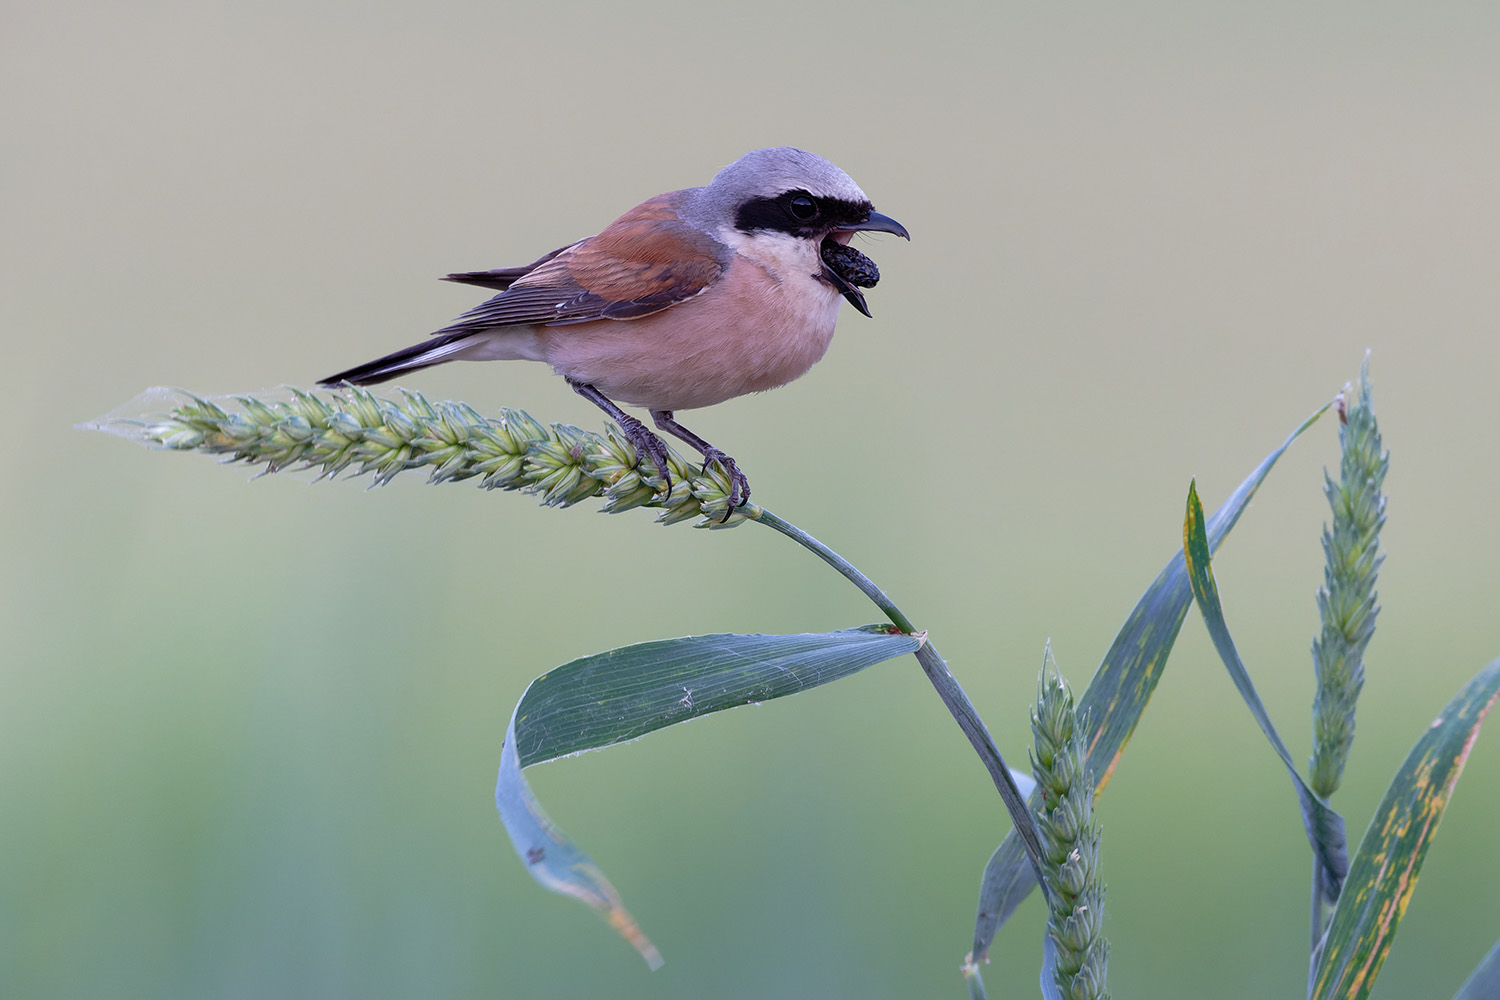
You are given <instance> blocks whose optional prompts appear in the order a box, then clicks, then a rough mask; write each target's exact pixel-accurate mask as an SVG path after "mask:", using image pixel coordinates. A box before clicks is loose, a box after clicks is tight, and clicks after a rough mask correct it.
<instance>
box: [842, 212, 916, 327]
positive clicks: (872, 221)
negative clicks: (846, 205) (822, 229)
mask: <svg viewBox="0 0 1500 1000" xmlns="http://www.w3.org/2000/svg"><path fill="white" fill-rule="evenodd" d="M833 232H835V233H890V234H892V235H893V236H899V237H901V238H902V239H904V240H909V239H911V234H910V233H908V232H907V231H906V227H905V226H903V225H902V224H901V223H899V222H897V221H896V220H895V219H893V218H891V217H890V216H889V215H881V214H880V213H879V212H875V211H871V212H870V214H869V215H867V216H865V218H864V221H862V222H851V223H848V224H847V225H843V226H838V227H836V228H835V229H834V230H833ZM841 242H842V241H835V240H833V239H832V238H831V234H830V238H829V239H826V240H824V241H823V250H822V256H823V280H825V281H827V282H828V283H829V284H830V285H832V286H833V287H834V288H835V289H837V290H838V293H839V294H840V295H842V296H843V297H844V298H845V299H847V300H848V301H849V304H850V305H851V306H853V307H854V308H856V309H858V310H859V311H860V312H861V313H863V314H864V315H866V316H868V315H870V307H869V306H868V305H866V304H865V297H864V294H863V293H861V292H860V290H859V287H856V286H862V287H865V288H874V287H875V283H876V282H877V281H879V280H880V271H879V269H878V268H876V267H875V262H874V261H872V260H871V259H870V258H868V257H866V256H865V255H864V254H862V253H860V252H859V251H858V250H855V249H854V248H853V247H846V246H842V245H840V243H841ZM830 265H836V266H830Z"/></svg>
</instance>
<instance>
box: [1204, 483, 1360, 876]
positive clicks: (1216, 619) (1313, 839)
mask: <svg viewBox="0 0 1500 1000" xmlns="http://www.w3.org/2000/svg"><path fill="white" fill-rule="evenodd" d="M1182 534H1183V551H1184V552H1186V553H1187V568H1188V580H1189V581H1190V582H1191V583H1192V586H1193V597H1194V599H1196V600H1197V602H1198V610H1199V611H1200V612H1201V613H1202V615H1203V623H1204V624H1205V625H1207V626H1208V634H1209V637H1210V638H1212V639H1213V643H1214V649H1215V650H1217V651H1218V653H1219V659H1220V660H1222V661H1224V669H1226V670H1228V671H1229V676H1230V678H1231V679H1232V680H1233V681H1234V686H1235V687H1236V688H1238V689H1239V692H1240V697H1241V698H1243V699H1245V704H1246V705H1247V706H1249V708H1250V714H1251V715H1253V716H1255V721H1256V722H1257V723H1259V724H1260V731H1261V732H1262V733H1264V734H1265V736H1266V739H1267V741H1269V742H1270V744H1271V748H1272V749H1273V750H1275V751H1276V756H1278V757H1280V758H1281V762H1282V763H1283V764H1285V765H1286V770H1287V774H1289V775H1290V776H1291V778H1292V786H1293V788H1294V789H1295V790H1296V792H1297V802H1298V805H1299V806H1300V807H1301V810H1302V826H1303V828H1304V829H1305V830H1306V831H1307V840H1308V843H1309V844H1311V845H1312V849H1313V857H1314V858H1316V859H1317V863H1318V886H1319V888H1320V889H1321V890H1322V892H1323V897H1324V898H1325V899H1327V900H1328V901H1329V902H1330V903H1331V902H1335V901H1336V900H1337V899H1338V898H1339V890H1340V889H1341V888H1342V887H1343V884H1344V876H1345V875H1346V874H1348V872H1349V845H1348V843H1347V841H1346V838H1345V836H1344V817H1342V816H1340V815H1339V814H1338V813H1337V812H1336V811H1334V809H1333V807H1332V806H1330V805H1329V804H1328V803H1327V802H1324V801H1323V800H1322V799H1321V798H1319V797H1318V795H1317V793H1316V792H1314V791H1313V790H1312V788H1310V787H1309V786H1308V784H1307V782H1306V781H1304V780H1303V778H1302V775H1301V774H1299V773H1298V771H1297V765H1296V764H1295V763H1294V762H1293V761H1292V755H1291V754H1290V753H1288V752H1287V749H1286V744H1285V743H1283V742H1281V736H1280V735H1279V734H1278V733H1277V732H1276V727H1275V726H1274V725H1272V724H1271V717H1270V716H1269V715H1267V714H1266V706H1265V705H1263V704H1262V703H1261V700H1260V695H1258V694H1257V693H1256V691H1255V685H1254V684H1252V683H1251V681H1250V673H1249V671H1247V670H1246V669H1245V664H1244V662H1243V661H1242V660H1241V659H1240V654H1239V650H1237V649H1236V648H1235V645H1234V639H1233V637H1231V636H1230V634H1229V625H1228V624H1227V623H1226V622H1225V621H1224V608H1223V606H1222V604H1221V603H1220V601H1219V588H1218V584H1217V583H1215V582H1214V570H1213V564H1212V562H1211V561H1210V558H1209V554H1208V531H1207V529H1206V528H1205V527H1204V525H1203V505H1202V504H1201V503H1199V502H1198V486H1197V484H1196V483H1193V484H1190V485H1189V486H1188V499H1187V517H1186V520H1185V522H1184V524H1183V529H1182Z"/></svg>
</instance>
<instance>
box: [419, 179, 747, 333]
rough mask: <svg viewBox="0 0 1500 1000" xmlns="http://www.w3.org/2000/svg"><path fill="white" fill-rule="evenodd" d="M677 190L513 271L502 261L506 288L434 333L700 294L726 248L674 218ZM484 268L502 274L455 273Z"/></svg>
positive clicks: (639, 307)
mask: <svg viewBox="0 0 1500 1000" xmlns="http://www.w3.org/2000/svg"><path fill="white" fill-rule="evenodd" d="M678 197H679V193H678V192H673V193H672V194H668V195H662V196H660V197H658V198H653V199H652V200H650V201H648V202H645V203H644V204H641V205H638V206H637V207H635V208H633V209H631V210H630V211H629V212H627V213H625V214H624V215H622V216H621V217H620V218H618V219H616V220H615V221H614V222H612V223H610V225H609V226H608V227H607V228H606V229H605V230H604V231H603V232H601V233H600V234H599V235H598V236H592V237H590V238H588V239H586V240H582V241H580V242H578V243H575V244H573V245H572V246H570V247H567V248H565V249H563V250H561V251H559V252H557V253H556V254H555V255H552V256H551V257H550V258H546V257H544V258H542V259H541V260H540V261H538V262H537V263H535V264H533V265H530V266H529V269H528V270H526V271H525V273H523V274H521V275H519V276H517V277H515V278H511V274H513V273H514V272H515V271H517V270H521V269H519V268H516V269H505V271H504V272H503V279H504V280H507V281H508V285H507V287H506V288H505V290H504V291H502V292H501V293H500V294H499V295H496V296H495V297H494V298H492V299H490V300H489V301H487V302H483V303H481V304H480V305H478V306H476V307H475V308H473V309H470V310H469V311H468V312H466V313H464V314H463V315H462V316H460V317H459V318H458V319H457V320H455V321H454V322H453V323H451V324H449V325H448V326H445V327H443V328H442V329H441V330H438V331H437V334H444V335H447V334H453V333H473V332H478V331H480V330H486V329H492V328H494V327H498V326H540V325H546V326H563V325H567V324H570V323H587V322H591V321H593V320H600V319H614V320H627V319H635V318H637V317H640V316H649V315H650V314H651V313H654V312H660V311H661V310H663V309H667V308H669V307H671V306H673V305H676V304H677V303H679V302H683V301H686V300H687V299H690V298H692V297H693V296H695V295H698V294H699V293H700V292H703V291H704V290H705V289H707V288H708V287H709V286H710V285H712V284H713V282H714V281H715V280H716V279H717V278H718V277H719V275H720V274H722V273H723V271H724V268H725V267H727V266H728V263H729V248H728V247H726V246H724V245H723V244H721V243H720V242H719V241H718V240H715V239H714V238H713V237H711V236H709V235H708V234H707V233H704V232H703V231H702V230H699V229H695V228H694V227H692V226H689V225H688V224H686V223H684V222H683V221H682V220H681V219H680V218H678V216H677V213H676V212H675V211H674V210H673V204H674V203H675V201H676V199H677V198H678ZM486 274H494V275H495V276H496V277H497V279H498V278H500V277H501V276H502V272H471V273H469V274H465V275H463V276H462V277H460V276H457V275H455V276H454V278H455V280H463V279H465V278H477V277H480V276H481V275H486ZM469 283H471V284H484V283H485V282H484V281H475V280H471V281H470V282H469ZM491 287H494V286H493V285H492V286H491Z"/></svg>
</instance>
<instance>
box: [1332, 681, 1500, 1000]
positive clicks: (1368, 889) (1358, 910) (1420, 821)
mask: <svg viewBox="0 0 1500 1000" xmlns="http://www.w3.org/2000/svg"><path fill="white" fill-rule="evenodd" d="M1497 695H1500V660H1495V661H1494V662H1493V663H1491V664H1490V665H1489V666H1487V667H1485V668H1484V669H1483V670H1481V671H1479V673H1478V674H1476V675H1475V676H1474V679H1473V680H1471V681H1469V683H1468V684H1466V685H1464V687H1463V690H1461V691H1459V692H1458V694H1456V695H1454V696H1453V700H1452V701H1450V702H1449V703H1448V707H1447V708H1445V709H1443V713H1442V714H1441V715H1439V716H1438V717H1437V719H1436V720H1435V721H1434V722H1433V723H1432V725H1431V726H1430V727H1429V728H1428V729H1427V731H1426V732H1425V733H1423V734H1422V738H1421V739H1419V740H1417V744H1416V746H1414V747H1412V750H1411V753H1409V754H1407V756H1406V761H1405V762H1404V763H1403V764H1402V765H1401V769H1400V770H1398V771H1397V772H1396V776H1395V778H1393V779H1392V780H1391V783H1390V786H1389V787H1388V788H1386V790H1385V797H1384V798H1383V799H1381V801H1380V807H1379V808H1378V809H1376V810H1375V815H1374V816H1373V817H1372V818H1371V819H1370V825H1369V827H1368V828H1367V829H1366V830H1365V836H1364V839H1363V840H1361V841H1360V844H1359V850H1357V851H1356V852H1355V854H1354V861H1353V863H1352V864H1351V865H1350V866H1349V875H1348V878H1347V880H1346V881H1345V883H1344V892H1343V895H1342V896H1341V897H1340V899H1339V903H1338V906H1336V907H1335V908H1334V911H1333V917H1332V919H1331V920H1330V921H1329V922H1328V930H1327V931H1326V932H1325V933H1324V935H1323V941H1322V943H1321V944H1320V945H1319V946H1318V950H1317V952H1316V953H1315V954H1314V955H1313V961H1312V969H1311V974H1310V977H1309V984H1308V996H1309V997H1310V998H1312V1000H1335V998H1336V1000H1360V998H1362V997H1365V996H1368V995H1369V993H1370V990H1371V988H1372V987H1373V986H1374V985H1375V977H1376V975H1377V974H1378V973H1379V972H1380V966H1381V963H1383V962H1384V961H1385V957H1386V955H1387V954H1389V953H1390V950H1391V943H1392V942H1393V941H1394V940H1395V937H1396V931H1397V929H1398V928H1399V927H1400V925H1401V917H1402V916H1403V915H1404V914H1405V913H1406V906H1407V904H1408V903H1410V902H1411V895H1412V892H1413V891H1414V890H1415V889H1416V887H1417V878H1418V876H1419V875H1420V874H1421V871H1422V862H1423V861H1424V860H1425V859H1426V857H1427V848H1428V847H1430V846H1431V845H1432V838H1433V837H1434V836H1435V835H1436V834H1437V828H1438V824H1439V823H1440V822H1442V819H1443V812H1444V810H1446V809H1447V808H1448V800H1449V798H1450V797H1451V796H1452V795H1453V787H1454V785H1455V784H1456V783H1457V782H1458V776H1459V775H1460V774H1462V773H1463V769H1464V763H1465V762H1466V761H1467V760H1468V759H1469V751H1470V750H1471V749H1472V748H1473V746H1474V740H1475V738H1476V737H1478V735H1479V726H1480V724H1481V723H1482V722H1484V716H1485V713H1486V712H1488V711H1489V710H1490V707H1491V706H1492V705H1494V703H1495V699H1496V696H1497ZM1497 950H1500V949H1497ZM1497 981H1500V957H1497V954H1496V952H1491V953H1490V955H1489V957H1488V958H1486V959H1485V961H1484V962H1483V963H1481V964H1480V967H1479V969H1477V970H1475V973H1474V976H1473V977H1471V978H1470V980H1469V983H1468V984H1465V987H1464V989H1463V990H1460V991H1459V997H1460V998H1463V1000H1469V998H1471V997H1490V998H1493V997H1494V996H1496V993H1495V992H1494V991H1493V989H1492V990H1491V991H1489V992H1485V984H1486V983H1489V984H1491V986H1493V985H1494V984H1495V983H1496V982H1497ZM1471 985H1472V987H1473V989H1474V990H1476V991H1477V992H1466V991H1469V990H1470V987H1471Z"/></svg>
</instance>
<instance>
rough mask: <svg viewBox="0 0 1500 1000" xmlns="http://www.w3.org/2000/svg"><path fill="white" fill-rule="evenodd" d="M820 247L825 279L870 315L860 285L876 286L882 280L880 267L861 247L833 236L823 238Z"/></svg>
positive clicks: (850, 301) (853, 304) (854, 304)
mask: <svg viewBox="0 0 1500 1000" xmlns="http://www.w3.org/2000/svg"><path fill="white" fill-rule="evenodd" d="M818 251H819V254H820V255H821V256H822V258H823V280H824V281H826V282H828V283H829V284H830V285H832V286H833V287H834V288H836V289H837V290H838V292H839V294H840V295H842V296H843V297H844V298H846V299H848V300H849V304H850V305H851V306H853V307H854V308H856V309H858V310H859V311H860V312H862V313H864V314H865V315H866V316H868V315H870V307H869V306H868V305H866V304H865V297H864V294H863V293H862V292H860V289H861V288H874V287H875V284H876V282H878V281H879V280H880V268H878V267H876V266H875V262H874V261H873V260H871V259H870V258H868V257H866V256H865V255H864V254H862V253H860V252H859V251H858V250H856V249H854V248H853V247H851V246H845V245H844V244H842V243H840V242H838V241H837V240H835V239H832V238H828V239H824V240H823V242H822V244H821V245H819V247H818Z"/></svg>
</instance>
